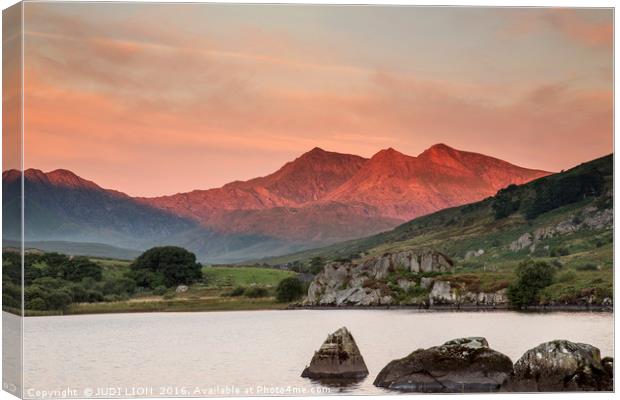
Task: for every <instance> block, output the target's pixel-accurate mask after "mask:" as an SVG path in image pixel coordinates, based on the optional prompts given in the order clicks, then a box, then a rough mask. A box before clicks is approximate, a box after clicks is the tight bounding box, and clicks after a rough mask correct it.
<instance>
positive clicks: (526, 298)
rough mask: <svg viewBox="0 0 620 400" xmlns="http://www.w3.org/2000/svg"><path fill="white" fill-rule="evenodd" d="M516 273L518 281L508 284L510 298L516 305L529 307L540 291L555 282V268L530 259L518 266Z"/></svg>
mask: <svg viewBox="0 0 620 400" xmlns="http://www.w3.org/2000/svg"><path fill="white" fill-rule="evenodd" d="M516 273H517V280H516V282H514V283H513V284H511V285H510V286H508V299H509V300H510V302H511V303H512V304H513V305H514V306H516V307H518V308H525V309H527V307H528V306H529V305H532V304H533V303H534V302H535V301H537V300H538V293H539V291H540V290H541V289H543V288H545V287H547V286H549V285H551V284H552V283H553V276H554V274H555V268H554V267H552V266H551V265H549V264H547V263H546V262H541V261H538V262H534V261H532V260H528V261H525V262H523V263H521V264H520V265H519V266H518V267H517V271H516Z"/></svg>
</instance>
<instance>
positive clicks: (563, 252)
mask: <svg viewBox="0 0 620 400" xmlns="http://www.w3.org/2000/svg"><path fill="white" fill-rule="evenodd" d="M569 254H570V251H569V250H568V249H567V248H566V247H564V246H558V247H554V248H552V249H551V251H550V252H549V255H550V256H551V257H562V256H567V255H569Z"/></svg>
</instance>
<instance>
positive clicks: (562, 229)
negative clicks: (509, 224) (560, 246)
mask: <svg viewBox="0 0 620 400" xmlns="http://www.w3.org/2000/svg"><path fill="white" fill-rule="evenodd" d="M613 218H614V213H613V210H612V209H609V208H607V209H603V210H599V209H598V208H596V207H594V206H589V207H586V208H584V209H583V212H582V213H580V214H578V215H577V214H575V215H572V216H571V218H570V219H567V220H564V221H560V222H559V223H557V224H555V225H549V226H543V227H541V228H538V229H536V230H535V231H534V232H531V233H530V232H525V233H524V234H522V235H521V236H519V237H518V238H517V239H516V240H515V241H513V242H512V243H510V245H509V246H508V247H509V248H510V250H512V251H520V250H523V249H529V250H530V251H534V250H535V249H536V245H537V244H538V243H539V242H541V241H543V240H546V239H551V238H553V237H556V236H561V235H566V234H569V233H573V232H577V231H580V230H583V229H591V230H601V229H608V228H611V227H613Z"/></svg>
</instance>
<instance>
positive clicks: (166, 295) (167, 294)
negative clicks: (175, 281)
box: [163, 293, 177, 300]
mask: <svg viewBox="0 0 620 400" xmlns="http://www.w3.org/2000/svg"><path fill="white" fill-rule="evenodd" d="M176 296H177V294H176V293H166V294H165V295H164V296H163V299H164V300H172V299H174V298H175V297H176Z"/></svg>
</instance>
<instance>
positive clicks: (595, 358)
mask: <svg viewBox="0 0 620 400" xmlns="http://www.w3.org/2000/svg"><path fill="white" fill-rule="evenodd" d="M610 363H611V367H610ZM612 370H613V361H611V360H610V359H609V358H606V359H605V362H602V361H601V353H600V351H599V349H597V348H596V347H594V346H591V345H589V344H584V343H573V342H569V341H568V340H554V341H551V342H546V343H543V344H541V345H539V346H537V347H534V348H533V349H530V350H528V351H526V352H525V354H523V356H522V357H521V358H520V359H519V360H518V361H517V362H516V363H515V365H514V373H513V375H512V376H511V377H510V378H509V379H508V380H507V381H506V383H505V385H504V387H503V388H502V390H503V391H510V392H558V391H581V390H609V391H611V390H613V381H612V379H613V371H612ZM610 372H611V374H610Z"/></svg>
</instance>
